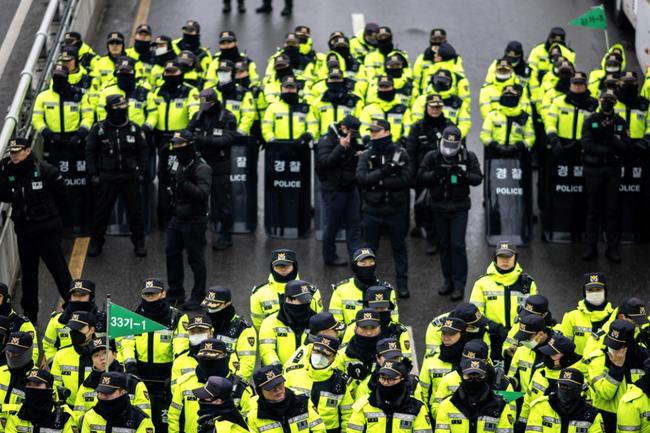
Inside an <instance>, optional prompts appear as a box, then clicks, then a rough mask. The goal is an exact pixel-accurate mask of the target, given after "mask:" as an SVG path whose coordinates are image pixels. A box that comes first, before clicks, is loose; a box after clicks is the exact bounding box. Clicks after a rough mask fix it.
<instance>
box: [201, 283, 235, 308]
mask: <svg viewBox="0 0 650 433" xmlns="http://www.w3.org/2000/svg"><path fill="white" fill-rule="evenodd" d="M231 301H232V293H231V292H230V289H228V288H226V287H221V286H212V287H210V288H208V290H207V291H206V293H205V298H203V301H202V302H201V306H202V307H208V308H218V307H221V306H223V305H225V304H227V303H229V302H231Z"/></svg>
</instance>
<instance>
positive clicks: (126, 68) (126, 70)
mask: <svg viewBox="0 0 650 433" xmlns="http://www.w3.org/2000/svg"><path fill="white" fill-rule="evenodd" d="M115 73H116V74H130V75H133V74H135V68H134V67H133V65H132V64H131V62H130V61H129V60H128V59H126V58H122V59H121V60H120V61H119V63H118V64H116V65H115Z"/></svg>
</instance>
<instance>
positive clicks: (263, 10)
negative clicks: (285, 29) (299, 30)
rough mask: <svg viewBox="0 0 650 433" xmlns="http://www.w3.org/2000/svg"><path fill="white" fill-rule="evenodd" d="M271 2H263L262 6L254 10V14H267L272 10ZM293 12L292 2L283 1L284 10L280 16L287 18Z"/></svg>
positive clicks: (270, 0)
mask: <svg viewBox="0 0 650 433" xmlns="http://www.w3.org/2000/svg"><path fill="white" fill-rule="evenodd" d="M272 3H273V0H263V2H262V6H260V7H258V8H257V9H255V12H257V13H258V14H268V13H269V12H271V11H272V10H273V6H272ZM292 12H293V0H284V8H283V9H282V12H280V15H282V16H283V17H288V16H289V15H291V13H292Z"/></svg>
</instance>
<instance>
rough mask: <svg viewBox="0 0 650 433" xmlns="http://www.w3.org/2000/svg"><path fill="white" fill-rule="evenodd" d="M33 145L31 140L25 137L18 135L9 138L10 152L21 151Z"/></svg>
mask: <svg viewBox="0 0 650 433" xmlns="http://www.w3.org/2000/svg"><path fill="white" fill-rule="evenodd" d="M31 146H32V143H31V141H29V140H28V139H26V138H23V137H16V138H12V139H11V140H9V146H7V147H8V149H9V152H20V151H21V150H23V149H27V148H29V147H31Z"/></svg>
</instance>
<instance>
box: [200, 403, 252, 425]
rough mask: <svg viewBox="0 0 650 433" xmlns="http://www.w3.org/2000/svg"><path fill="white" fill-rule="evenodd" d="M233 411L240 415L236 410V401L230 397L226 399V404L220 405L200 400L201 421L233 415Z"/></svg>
mask: <svg viewBox="0 0 650 433" xmlns="http://www.w3.org/2000/svg"><path fill="white" fill-rule="evenodd" d="M233 411H236V412H237V413H239V411H238V410H236V407H235V402H234V400H233V399H232V398H229V397H225V399H224V402H223V403H221V404H219V405H216V404H212V403H209V402H207V401H201V400H199V412H198V415H199V420H201V419H210V418H215V417H217V416H219V415H226V414H232V413H233ZM242 421H243V420H242ZM199 431H200V430H199Z"/></svg>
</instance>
